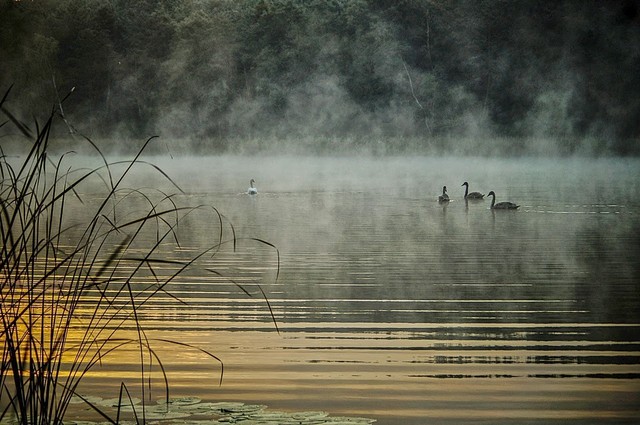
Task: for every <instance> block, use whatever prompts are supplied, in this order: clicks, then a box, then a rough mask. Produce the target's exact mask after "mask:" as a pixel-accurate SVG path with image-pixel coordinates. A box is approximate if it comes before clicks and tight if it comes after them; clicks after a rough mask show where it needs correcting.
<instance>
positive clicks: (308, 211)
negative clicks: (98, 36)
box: [87, 157, 640, 424]
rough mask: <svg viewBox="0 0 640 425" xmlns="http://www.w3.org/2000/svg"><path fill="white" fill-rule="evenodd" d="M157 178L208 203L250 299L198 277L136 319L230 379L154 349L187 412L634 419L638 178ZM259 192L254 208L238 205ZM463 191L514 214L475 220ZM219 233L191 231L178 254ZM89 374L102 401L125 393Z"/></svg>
mask: <svg viewBox="0 0 640 425" xmlns="http://www.w3.org/2000/svg"><path fill="white" fill-rule="evenodd" d="M154 163H156V164H158V165H159V166H160V167H161V168H163V169H164V170H165V171H166V172H167V173H168V174H170V175H171V176H172V177H173V178H174V180H175V181H176V182H177V183H178V184H180V186H181V187H182V188H183V189H184V190H185V192H186V194H185V195H180V196H179V197H178V198H177V199H178V200H179V202H181V203H185V204H189V205H199V204H211V205H214V206H215V207H217V208H218V210H219V211H220V212H221V213H222V214H224V216H225V217H226V218H227V219H228V220H229V221H230V222H231V223H233V226H234V229H235V232H236V235H237V237H238V238H239V240H238V247H237V250H236V252H233V250H232V249H230V248H231V246H229V249H225V250H223V251H222V252H219V253H218V254H216V255H215V256H213V257H212V258H210V260H208V261H209V262H208V263H207V264H206V266H207V267H210V268H212V269H215V270H217V271H218V272H219V273H220V274H222V275H224V276H228V277H230V278H233V279H234V282H235V283H236V284H238V285H245V286H246V287H247V288H249V289H250V291H251V292H252V294H253V296H247V295H246V294H245V293H243V292H242V291H241V290H239V289H238V287H237V286H236V285H235V284H234V283H233V282H230V281H229V279H225V278H222V277H220V276H218V275H213V274H210V273H200V274H191V275H189V276H187V277H185V278H183V279H181V280H180V281H179V282H177V283H176V285H175V286H174V287H173V288H172V291H173V293H174V294H176V295H177V296H179V297H180V298H181V299H182V300H184V301H186V302H187V305H177V304H176V303H175V302H173V301H172V300H170V299H159V300H157V301H155V302H154V303H152V304H150V305H149V306H148V307H147V308H146V309H145V310H144V316H143V317H144V319H143V320H144V322H145V325H146V326H147V328H148V329H150V331H152V333H153V334H154V335H158V336H161V337H163V338H172V339H176V340H180V341H184V342H187V343H191V344H194V345H197V346H199V347H201V348H203V349H205V350H208V351H210V352H212V353H215V354H216V355H217V356H218V357H220V359H222V360H223V362H224V367H225V371H224V381H223V384H222V386H219V385H218V379H219V371H220V368H219V365H218V364H217V363H215V362H211V361H210V360H207V359H206V358H204V357H203V356H202V355H201V353H198V352H196V351H194V350H181V349H176V347H175V346H171V347H167V348H166V350H164V351H162V349H160V350H159V351H160V352H161V353H164V355H163V357H164V359H165V362H166V367H167V369H168V370H170V375H169V376H170V380H171V381H170V382H171V384H172V387H173V391H174V393H175V394H183V393H184V394H191V395H194V394H195V395H198V396H200V397H202V398H203V399H207V400H234V401H242V402H255V403H264V404H267V405H269V406H270V407H271V408H274V409H287V410H325V411H328V412H330V413H331V414H332V415H357V416H368V417H372V418H376V419H378V423H380V424H463V423H492V424H523V423H540V424H542V423H544V424H547V423H637V422H638V421H640V396H639V391H640V291H639V288H638V286H640V262H639V261H638V258H640V186H639V185H638V182H639V181H640V161H638V160H615V159H603V160H577V159H562V160H543V159H534V160H522V159H514V160H489V159H474V158H445V159H438V158H387V159H371V158H369V159H354V158H350V159H344V158H340V159H336V158H300V157H281V158H257V157H256V158H240V157H211V158H199V159H179V158H174V159H157V160H154ZM250 178H254V179H256V182H257V183H256V186H257V187H258V190H259V191H260V193H259V194H258V195H257V196H248V195H246V194H245V193H244V192H245V191H246V188H247V187H248V185H249V179H250ZM464 181H469V183H470V185H471V190H478V191H481V192H483V193H487V192H489V191H490V190H494V191H495V192H496V193H497V198H498V199H497V200H498V201H501V200H509V201H513V202H516V203H518V204H519V205H521V207H520V209H519V210H518V211H515V212H514V211H492V210H490V209H489V205H490V200H485V201H480V202H469V203H466V202H465V201H464V200H463V193H464V190H463V189H464V188H462V187H461V184H462V182H464ZM140 182H142V183H143V185H145V184H146V185H149V186H152V185H154V184H156V182H152V181H146V180H144V176H140ZM138 183H139V182H136V183H135V184H133V183H132V184H133V185H134V186H135V185H136V184H138ZM443 185H447V187H448V193H449V195H450V196H451V198H452V200H451V202H450V203H449V204H447V205H441V204H439V203H438V202H437V196H438V195H439V194H440V192H441V188H442V186H443ZM225 223H226V221H225ZM225 229H226V230H225V232H226V233H225V236H230V233H229V232H230V230H229V229H230V228H229V227H228V225H226V224H225ZM218 231H219V223H218V222H217V221H216V220H198V219H196V218H194V219H193V220H191V221H189V222H188V223H187V225H185V226H184V227H183V228H182V229H181V232H182V233H183V235H182V236H181V237H182V243H183V250H184V251H186V252H188V251H190V250H191V249H194V250H195V249H197V248H198V247H200V246H204V245H207V244H211V242H212V241H215V240H216V238H217V237H218V236H217V235H218ZM242 238H259V239H263V240H266V241H269V242H270V243H272V244H273V245H275V246H276V247H277V248H278V252H276V251H275V250H274V249H273V248H271V247H269V246H267V245H264V244H261V243H259V242H257V241H255V240H249V239H242ZM181 254H183V253H181V252H175V251H171V252H167V253H166V255H167V257H168V258H171V257H172V256H176V257H179V255H181ZM278 259H279V265H280V269H279V276H278V278H277V280H276V274H277V271H276V269H277V264H278ZM255 284H260V285H261V287H262V289H263V290H264V292H265V293H266V296H267V298H268V300H269V303H270V307H271V309H272V311H273V314H274V316H275V318H276V320H277V327H278V330H279V333H278V331H277V330H276V327H275V325H274V324H273V322H272V320H271V316H270V310H269V306H268V305H267V303H266V302H265V300H264V298H263V297H262V296H261V294H260V292H259V291H258V290H257V288H256V287H255V286H254V285H255ZM122 362H123V363H127V361H126V359H122ZM107 369H108V368H107ZM97 375H98V384H96V385H98V386H99V385H101V383H104V382H108V381H111V380H113V381H119V380H120V379H121V376H120V375H118V376H112V374H110V373H109V372H108V370H106V371H105V372H104V374H100V373H97ZM87 390H88V391H90V390H91V385H87Z"/></svg>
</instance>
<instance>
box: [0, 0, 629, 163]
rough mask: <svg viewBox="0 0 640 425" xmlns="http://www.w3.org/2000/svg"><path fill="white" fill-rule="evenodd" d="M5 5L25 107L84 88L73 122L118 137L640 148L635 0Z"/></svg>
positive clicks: (7, 63)
mask: <svg viewBox="0 0 640 425" xmlns="http://www.w3.org/2000/svg"><path fill="white" fill-rule="evenodd" d="M0 1H1V3H0V58H1V60H0V87H5V88H6V87H8V86H9V85H10V84H14V90H15V91H16V92H19V95H16V96H15V98H20V99H25V98H26V99H29V102H25V104H24V105H12V107H13V108H14V109H15V107H17V106H19V107H21V108H23V110H28V111H33V110H34V108H38V107H40V108H41V107H42V105H49V106H50V105H51V103H52V102H51V101H52V99H55V98H56V92H57V91H59V92H65V93H66V92H67V91H68V90H69V89H70V88H71V87H76V91H75V93H74V99H73V101H72V102H69V104H68V105H67V106H66V110H65V112H66V113H67V114H68V115H72V116H73V121H74V122H82V123H83V125H90V126H91V131H92V132H94V133H97V134H102V135H105V136H108V135H114V134H118V135H120V136H127V137H138V138H142V137H144V136H146V135H148V134H160V135H161V136H163V137H165V138H166V139H170V140H180V141H181V143H183V144H184V148H185V149H186V148H189V149H198V150H200V151H203V152H214V151H221V150H228V149H236V148H237V146H236V145H235V144H243V143H245V144H247V146H249V145H248V143H249V142H247V141H248V140H252V141H253V142H251V143H253V144H254V145H255V144H256V143H258V142H255V140H261V142H260V143H271V142H272V141H274V140H280V139H286V140H288V141H289V143H290V144H289V145H288V146H289V147H291V144H297V145H298V146H297V148H300V149H303V148H304V149H309V148H311V149H313V150H315V151H322V150H324V149H335V148H336V147H339V146H340V145H341V144H350V145H360V144H364V145H367V144H370V145H371V144H374V143H378V142H379V141H380V140H391V139H393V140H401V141H402V140H404V141H409V140H410V141H412V142H411V143H412V144H413V145H412V147H413V148H418V149H420V148H425V147H433V146H436V147H437V146H440V147H442V148H444V149H447V148H451V146H450V145H451V144H452V143H455V142H453V140H461V139H465V138H466V139H469V138H471V139H481V138H492V139H495V138H502V139H508V140H519V141H520V142H505V144H507V145H509V146H510V148H509V149H510V150H511V152H515V153H517V152H519V151H524V150H526V149H525V148H524V147H523V146H518V145H517V143H521V144H528V143H536V141H538V140H545V139H553V140H554V141H556V142H554V143H555V144H554V148H555V150H556V151H557V152H559V153H571V152H575V151H577V150H579V149H580V148H581V146H582V147H583V145H584V144H585V140H589V141H590V142H589V143H590V146H591V150H592V151H593V152H596V153H599V152H608V153H617V154H628V153H635V154H637V153H638V152H640V147H639V144H640V143H639V141H640V120H638V117H640V96H639V95H638V94H639V91H640V16H639V15H640V3H639V2H638V1H636V0H628V1H616V2H604V1H595V0H589V1H586V0H558V1H510V0H393V1H387V0H242V1H238V0H193V1H181V0H165V1H161V2H156V1H151V0H141V1H136V2H132V1H129V0H33V1H24V0H23V1H14V0H0ZM44 112H45V111H43V113H44ZM270 141H271V142H270ZM397 143H400V142H397ZM403 143H404V142H403ZM513 143H516V146H514V145H513ZM438 144H439V145H438ZM254 147H256V148H260V145H259V144H258V145H255V146H254ZM405 148H406V146H404V145H398V146H396V147H390V146H387V150H392V151H393V150H394V149H405ZM485 153H486V152H485Z"/></svg>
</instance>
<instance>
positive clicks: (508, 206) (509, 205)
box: [487, 190, 520, 210]
mask: <svg viewBox="0 0 640 425" xmlns="http://www.w3.org/2000/svg"><path fill="white" fill-rule="evenodd" d="M487 196H492V197H493V198H492V199H491V209H492V210H515V209H517V208H519V207H520V205H516V204H514V203H513V202H507V201H504V202H498V203H497V204H496V194H495V192H494V191H493V190H492V191H491V192H489V193H488V194H487Z"/></svg>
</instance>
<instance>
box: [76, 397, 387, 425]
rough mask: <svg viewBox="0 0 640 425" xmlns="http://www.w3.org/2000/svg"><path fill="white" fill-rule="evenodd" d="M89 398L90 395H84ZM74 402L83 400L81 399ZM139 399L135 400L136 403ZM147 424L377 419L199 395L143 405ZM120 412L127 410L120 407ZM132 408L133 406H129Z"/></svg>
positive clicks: (79, 424)
mask: <svg viewBox="0 0 640 425" xmlns="http://www.w3.org/2000/svg"><path fill="white" fill-rule="evenodd" d="M84 398H85V399H89V398H88V397H84ZM90 400H91V401H92V403H95V404H96V405H98V406H100V407H104V408H109V407H114V406H113V399H100V398H99V397H91V398H90ZM74 402H77V403H81V402H82V400H81V399H80V398H77V397H76V398H74ZM137 402H139V401H136V400H134V403H137ZM144 409H145V413H146V415H145V416H146V419H147V423H148V424H158V425H187V424H190V425H217V424H220V425H225V424H241V425H274V424H279V425H280V424H281V425H289V424H290V425H294V424H295V425H323V424H330V425H359V424H360V425H364V424H372V423H374V422H376V421H375V419H369V418H360V417H347V416H329V413H327V412H313V411H310V412H282V411H277V410H268V408H267V406H265V405H261V404H244V403H238V402H227V401H225V402H214V403H211V402H202V401H201V400H200V399H199V398H198V397H183V398H172V399H169V400H168V401H167V400H166V399H161V400H159V401H158V402H157V403H156V404H147V405H145V406H144ZM120 411H121V413H122V412H125V411H127V409H126V408H121V409H120ZM128 411H129V412H131V411H132V409H131V406H129V409H128ZM119 423H120V424H123V425H125V424H130V423H131V424H134V423H135V422H132V421H120V422H119ZM65 424H67V425H103V424H104V425H107V424H110V422H90V421H65Z"/></svg>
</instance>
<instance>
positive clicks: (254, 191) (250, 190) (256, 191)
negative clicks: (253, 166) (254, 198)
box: [247, 179, 258, 195]
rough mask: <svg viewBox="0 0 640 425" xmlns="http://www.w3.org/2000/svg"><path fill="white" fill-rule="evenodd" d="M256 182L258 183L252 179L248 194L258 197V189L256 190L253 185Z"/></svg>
mask: <svg viewBox="0 0 640 425" xmlns="http://www.w3.org/2000/svg"><path fill="white" fill-rule="evenodd" d="M255 182H256V181H255V180H254V179H251V180H250V181H249V189H247V193H248V194H249V195H257V194H258V189H256V188H255V187H253V184H254V183H255Z"/></svg>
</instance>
